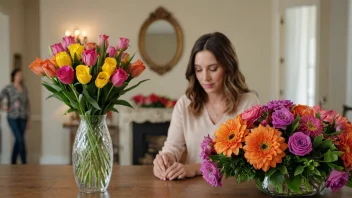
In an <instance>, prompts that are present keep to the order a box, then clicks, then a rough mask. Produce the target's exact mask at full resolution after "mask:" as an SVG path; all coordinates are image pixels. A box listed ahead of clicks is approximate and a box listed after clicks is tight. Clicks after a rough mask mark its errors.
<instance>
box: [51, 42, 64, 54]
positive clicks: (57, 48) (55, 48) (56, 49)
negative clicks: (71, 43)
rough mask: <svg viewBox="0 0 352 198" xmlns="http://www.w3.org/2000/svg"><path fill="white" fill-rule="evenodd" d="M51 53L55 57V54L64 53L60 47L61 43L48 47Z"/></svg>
mask: <svg viewBox="0 0 352 198" xmlns="http://www.w3.org/2000/svg"><path fill="white" fill-rule="evenodd" d="M50 48H51V51H52V52H53V55H54V56H55V55H56V54H58V53H60V52H63V51H65V49H64V47H62V45H61V43H55V44H54V45H51V46H50Z"/></svg>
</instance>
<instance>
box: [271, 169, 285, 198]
mask: <svg viewBox="0 0 352 198" xmlns="http://www.w3.org/2000/svg"><path fill="white" fill-rule="evenodd" d="M269 180H270V181H271V183H272V184H273V185H274V186H275V187H276V188H278V189H279V192H280V193H281V192H282V182H283V181H284V175H283V174H281V173H280V172H279V171H276V172H275V173H274V174H272V175H271V176H270V177H269Z"/></svg>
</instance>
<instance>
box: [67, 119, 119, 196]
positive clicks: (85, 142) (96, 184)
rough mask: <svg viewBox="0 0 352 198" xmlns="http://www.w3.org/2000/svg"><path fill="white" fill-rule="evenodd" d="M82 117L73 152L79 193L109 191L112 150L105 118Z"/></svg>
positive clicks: (74, 170)
mask: <svg viewBox="0 0 352 198" xmlns="http://www.w3.org/2000/svg"><path fill="white" fill-rule="evenodd" d="M80 118H81V122H80V124H79V127H78V131H77V133H76V137H75V141H74V144H73V149H72V164H73V172H74V176H75V180H76V184H77V186H78V188H79V191H80V192H84V193H102V192H106V189H107V188H108V185H109V182H110V178H111V174H112V165H113V147H112V142H111V138H110V133H109V129H108V127H107V124H106V115H99V116H90V115H84V116H82V115H81V116H80Z"/></svg>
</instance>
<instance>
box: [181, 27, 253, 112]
mask: <svg viewBox="0 0 352 198" xmlns="http://www.w3.org/2000/svg"><path fill="white" fill-rule="evenodd" d="M203 50H208V51H210V52H211V53H213V55H214V56H215V58H216V60H217V61H218V63H219V64H220V65H221V67H223V68H224V80H223V87H224V94H225V96H226V104H227V106H226V109H225V112H226V113H234V112H235V111H236V108H237V105H238V102H239V99H240V97H241V95H242V94H243V93H246V92H249V89H248V86H247V84H246V82H245V78H244V76H243V74H242V73H241V71H240V69H239V67H238V58H237V55H236V52H235V50H234V47H233V46H232V43H231V41H230V40H229V39H228V38H227V37H226V36H225V35H224V34H222V33H220V32H214V33H210V34H205V35H203V36H201V37H200V38H199V39H198V40H197V41H196V43H195V44H194V46H193V49H192V52H191V56H190V59H189V62H188V66H187V70H186V78H187V80H188V81H189V84H188V88H187V90H186V95H187V97H188V98H189V99H190V100H191V104H190V106H189V110H190V112H191V113H192V114H193V115H195V116H199V115H200V114H201V113H202V110H203V108H202V107H203V104H204V99H206V98H207V94H206V92H205V91H204V89H203V88H202V86H201V85H200V83H199V82H198V80H197V77H196V74H195V68H194V59H195V56H196V54H197V53H198V52H200V51H203Z"/></svg>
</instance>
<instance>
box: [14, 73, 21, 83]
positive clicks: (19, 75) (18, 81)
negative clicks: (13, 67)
mask: <svg viewBox="0 0 352 198" xmlns="http://www.w3.org/2000/svg"><path fill="white" fill-rule="evenodd" d="M22 80H23V76H22V72H21V71H19V72H17V73H16V74H15V79H14V81H15V82H17V83H20V82H22Z"/></svg>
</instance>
